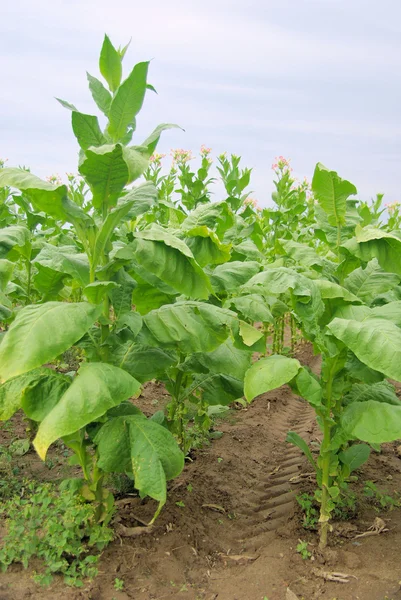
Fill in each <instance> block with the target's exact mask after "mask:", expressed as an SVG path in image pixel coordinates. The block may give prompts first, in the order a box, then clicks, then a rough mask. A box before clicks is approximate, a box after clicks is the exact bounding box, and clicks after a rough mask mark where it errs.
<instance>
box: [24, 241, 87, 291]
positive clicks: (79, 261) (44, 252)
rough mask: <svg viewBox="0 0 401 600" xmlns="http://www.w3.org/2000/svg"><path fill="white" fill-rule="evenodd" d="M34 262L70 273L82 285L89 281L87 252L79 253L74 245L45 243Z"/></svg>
mask: <svg viewBox="0 0 401 600" xmlns="http://www.w3.org/2000/svg"><path fill="white" fill-rule="evenodd" d="M33 262H34V264H35V265H36V264H37V263H38V264H40V265H42V266H44V267H47V268H48V269H52V270H53V271H57V272H58V273H63V274H66V275H69V276H70V277H72V278H73V279H76V281H77V282H78V283H79V284H80V285H82V286H85V285H87V284H88V283H89V263H88V258H87V256H86V254H78V253H77V252H76V249H75V247H74V246H53V245H51V244H44V245H43V247H42V249H41V251H40V252H39V254H38V255H37V256H36V258H35V259H34V261H33Z"/></svg>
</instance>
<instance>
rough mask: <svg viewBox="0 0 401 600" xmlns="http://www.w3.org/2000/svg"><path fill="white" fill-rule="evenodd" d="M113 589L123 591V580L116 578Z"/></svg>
mask: <svg viewBox="0 0 401 600" xmlns="http://www.w3.org/2000/svg"><path fill="white" fill-rule="evenodd" d="M114 589H115V590H118V591H121V590H123V589H124V579H119V578H118V577H116V578H115V580H114Z"/></svg>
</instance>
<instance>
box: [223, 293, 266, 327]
mask: <svg viewBox="0 0 401 600" xmlns="http://www.w3.org/2000/svg"><path fill="white" fill-rule="evenodd" d="M228 304H229V306H234V308H235V310H236V311H238V312H240V313H241V314H242V315H244V317H245V318H247V319H249V320H250V321H253V322H257V321H261V322H262V323H274V319H273V315H272V313H271V312H270V310H269V308H268V306H267V303H266V300H265V299H264V297H263V296H261V295H260V294H248V295H247V296H239V297H238V298H231V299H230V300H229V301H228Z"/></svg>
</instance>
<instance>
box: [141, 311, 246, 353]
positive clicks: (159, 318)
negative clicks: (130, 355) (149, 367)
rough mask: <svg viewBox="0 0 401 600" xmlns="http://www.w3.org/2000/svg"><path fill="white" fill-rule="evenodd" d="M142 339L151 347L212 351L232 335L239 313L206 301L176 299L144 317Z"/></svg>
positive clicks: (184, 351) (185, 351)
mask: <svg viewBox="0 0 401 600" xmlns="http://www.w3.org/2000/svg"><path fill="white" fill-rule="evenodd" d="M143 322H144V326H143V328H142V331H141V332H140V333H139V336H138V341H141V342H143V343H144V344H148V345H150V346H156V347H159V346H162V347H164V348H171V349H178V350H179V351H180V352H182V353H183V354H185V355H188V354H191V353H194V352H210V351H212V350H214V349H215V348H217V346H219V345H220V344H221V343H222V342H224V341H225V340H226V339H227V337H228V336H229V335H230V333H231V331H232V329H233V328H234V324H235V323H237V317H236V314H235V313H233V312H232V311H230V310H226V309H223V308H219V307H217V306H213V305H211V304H206V303H202V302H176V303H175V304H166V305H165V306H162V307H161V308H159V309H157V310H152V311H151V312H149V313H148V314H147V315H145V316H144V317H143Z"/></svg>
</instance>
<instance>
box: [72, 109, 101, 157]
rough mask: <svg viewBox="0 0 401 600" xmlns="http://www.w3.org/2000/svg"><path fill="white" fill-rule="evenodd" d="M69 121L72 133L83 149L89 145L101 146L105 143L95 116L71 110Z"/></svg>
mask: <svg viewBox="0 0 401 600" xmlns="http://www.w3.org/2000/svg"><path fill="white" fill-rule="evenodd" d="M71 122H72V130H73V132H74V135H75V137H76V138H77V140H78V144H79V145H80V146H81V148H82V149H83V150H87V149H88V148H89V147H90V146H102V145H103V144H105V143H106V140H105V138H104V136H103V134H102V132H101V131H100V127H99V122H98V120H97V117H94V116H92V115H85V114H84V113H80V112H76V111H75V110H73V111H72V115H71Z"/></svg>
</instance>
